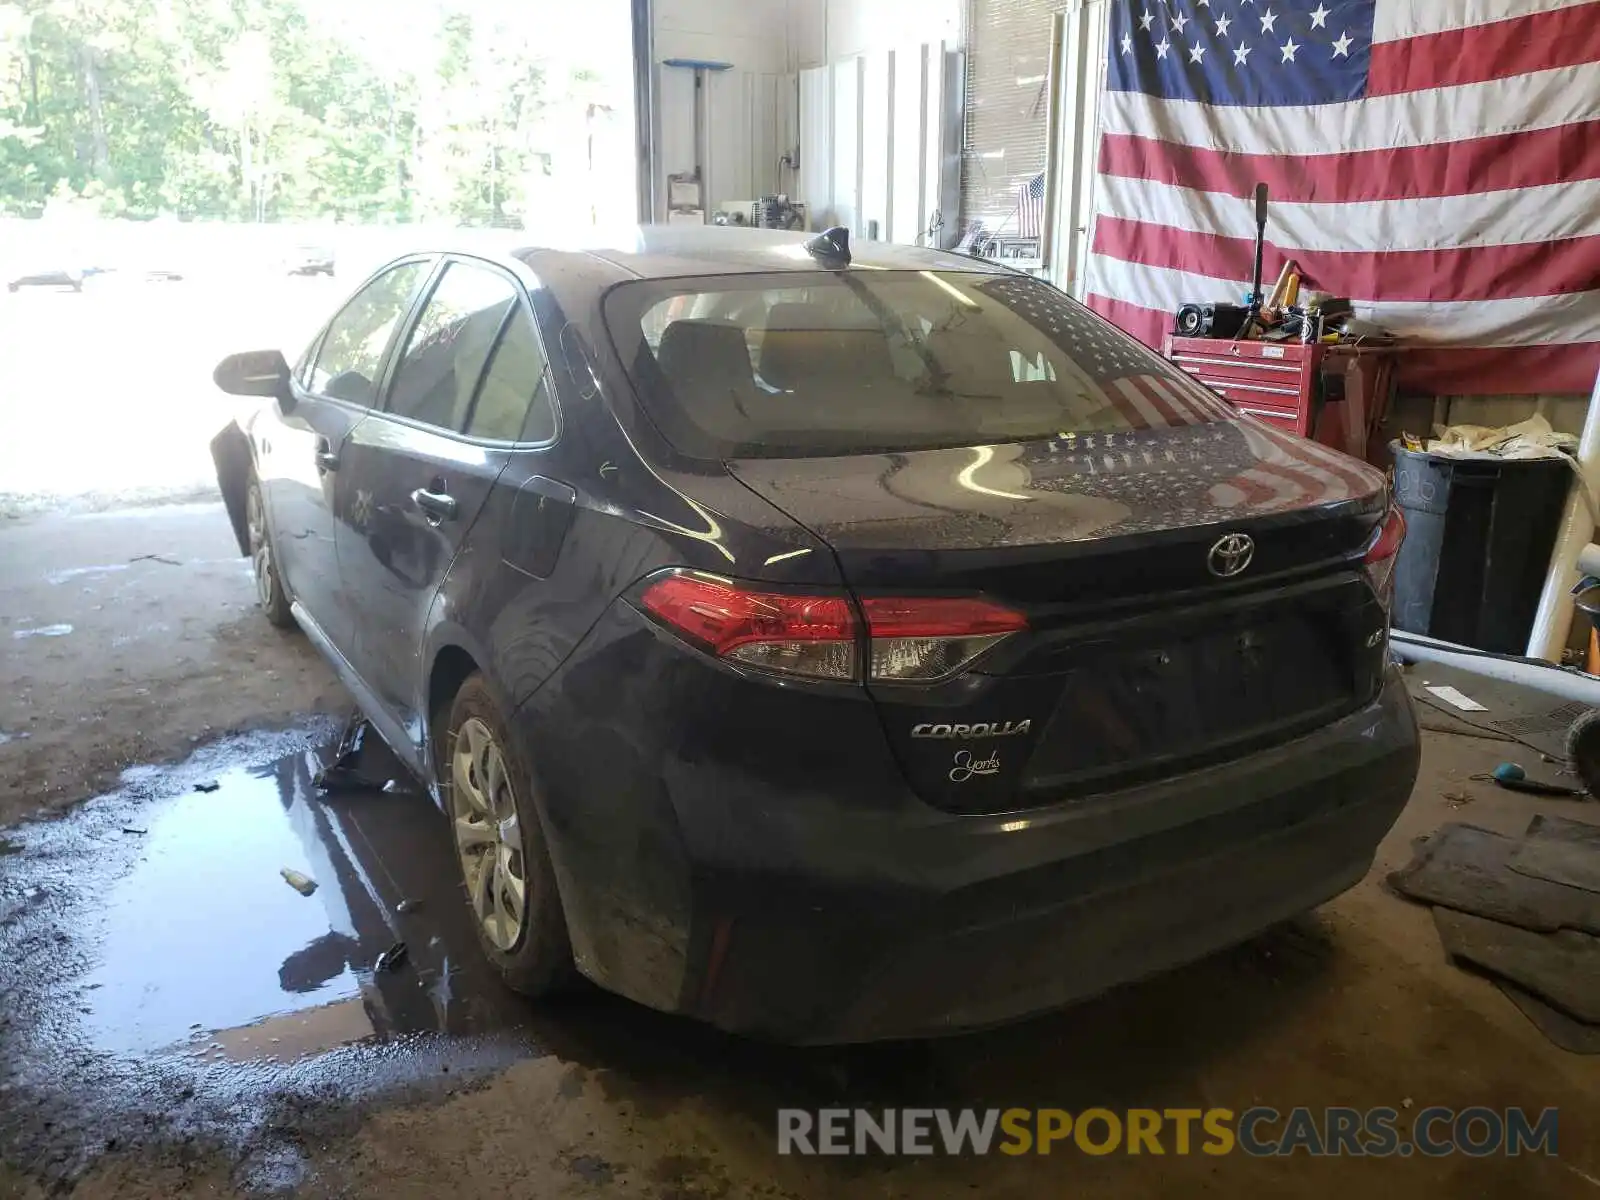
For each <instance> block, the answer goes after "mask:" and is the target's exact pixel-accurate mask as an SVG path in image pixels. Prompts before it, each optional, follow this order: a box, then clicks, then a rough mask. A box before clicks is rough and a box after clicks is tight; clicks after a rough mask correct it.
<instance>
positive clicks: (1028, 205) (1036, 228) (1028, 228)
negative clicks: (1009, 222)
mask: <svg viewBox="0 0 1600 1200" xmlns="http://www.w3.org/2000/svg"><path fill="white" fill-rule="evenodd" d="M1017 236H1018V237H1025V238H1036V237H1043V236H1044V172H1043V171H1040V172H1039V173H1038V174H1037V175H1035V176H1034V177H1033V178H1032V179H1030V180H1028V182H1027V183H1024V184H1021V185H1019V186H1018V188H1017Z"/></svg>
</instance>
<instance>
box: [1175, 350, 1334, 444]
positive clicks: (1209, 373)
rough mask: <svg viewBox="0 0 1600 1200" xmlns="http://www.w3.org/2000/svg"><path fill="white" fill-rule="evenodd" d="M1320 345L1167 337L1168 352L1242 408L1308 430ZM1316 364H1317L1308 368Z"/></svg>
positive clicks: (1180, 365) (1181, 366)
mask: <svg viewBox="0 0 1600 1200" xmlns="http://www.w3.org/2000/svg"><path fill="white" fill-rule="evenodd" d="M1317 349H1318V347H1315V346H1305V345H1301V344H1299V343H1296V342H1231V341H1227V340H1225V339H1222V338H1180V337H1169V338H1168V339H1167V346H1166V351H1167V357H1169V358H1170V359H1172V361H1173V363H1174V364H1175V365H1177V366H1178V368H1179V369H1181V370H1183V371H1186V372H1188V373H1189V374H1190V375H1192V376H1194V377H1195V378H1196V379H1198V380H1199V381H1200V382H1201V383H1203V384H1205V385H1206V386H1207V387H1208V388H1210V389H1211V390H1212V391H1214V392H1216V393H1217V394H1218V395H1219V396H1221V397H1222V398H1223V399H1225V400H1227V401H1228V402H1229V403H1230V404H1232V405H1233V406H1234V407H1235V408H1237V409H1238V410H1239V411H1241V412H1246V413H1250V414H1252V415H1253V416H1257V417H1261V418H1262V419H1264V420H1269V421H1272V422H1273V424H1275V425H1280V426H1282V427H1283V428H1285V429H1291V430H1293V431H1294V432H1295V433H1298V434H1300V435H1301V436H1305V435H1306V434H1307V432H1308V431H1309V428H1310V414H1311V395H1312V392H1311V389H1312V386H1313V383H1312V370H1314V361H1313V360H1314V358H1315V351H1316V350H1317ZM1308 368H1312V369H1308Z"/></svg>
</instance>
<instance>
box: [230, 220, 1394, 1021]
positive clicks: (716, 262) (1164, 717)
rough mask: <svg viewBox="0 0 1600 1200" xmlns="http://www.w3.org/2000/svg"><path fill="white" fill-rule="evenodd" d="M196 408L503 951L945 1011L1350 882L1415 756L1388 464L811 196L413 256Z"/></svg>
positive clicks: (632, 987) (1303, 901)
mask: <svg viewBox="0 0 1600 1200" xmlns="http://www.w3.org/2000/svg"><path fill="white" fill-rule="evenodd" d="M216 380H217V382H218V384H219V385H220V386H221V387H222V388H223V389H224V390H225V391H228V392H232V393H236V394H239V395H245V396H252V397H259V398H260V403H259V404H258V405H256V406H253V407H252V409H251V412H250V415H249V416H247V417H244V418H241V419H240V420H239V422H238V423H237V425H235V426H230V428H229V429H228V430H227V431H225V433H224V435H222V436H220V437H219V438H218V440H217V442H216V444H215V451H216V457H217V461H218V470H219V478H220V480H221V483H222V487H223V491H224V496H225V498H226V500H227V502H228V507H229V511H230V514H231V516H232V517H233V521H234V525H235V530H236V532H237V535H238V538H239V542H240V546H241V548H242V549H243V550H244V551H245V552H246V553H248V554H249V555H250V556H251V558H252V560H253V563H254V569H255V577H256V583H257V589H258V593H259V597H260V603H261V607H262V609H263V611H264V612H265V614H266V617H267V619H269V620H271V621H272V622H274V623H275V624H279V625H290V624H298V625H299V626H300V627H301V628H303V629H304V630H305V632H306V634H307V635H308V636H309V637H310V639H311V640H312V641H313V642H314V643H315V645H316V646H317V647H318V648H319V649H320V651H321V652H322V653H323V654H324V655H326V657H327V658H328V660H329V661H330V662H331V663H332V664H333V665H334V667H335V669H336V670H337V671H338V673H339V675H340V676H341V677H342V678H343V679H344V681H345V682H346V684H348V686H349V688H350V690H351V691H352V692H353V694H354V695H355V696H356V698H357V700H358V702H359V704H360V705H361V707H362V709H363V710H364V712H365V714H366V715H367V717H368V718H369V719H370V720H371V722H372V724H373V726H374V727H376V729H377V730H378V731H379V732H380V733H381V734H382V735H383V737H384V738H385V740H387V741H388V742H389V743H390V744H391V745H392V746H393V747H394V749H395V750H396V752H397V753H398V754H399V755H400V757H401V758H402V759H403V760H404V761H405V762H406V764H407V765H408V766H409V767H410V768H411V769H412V770H414V771H415V772H416V773H417V774H418V775H419V776H420V777H421V778H422V779H423V780H425V781H427V783H428V784H429V786H430V787H431V789H432V791H433V794H434V796H435V797H436V799H437V801H438V802H439V804H440V805H441V806H442V807H443V809H444V810H445V812H446V814H447V815H448V818H449V826H450V830H451V836H453V837H454V839H455V848H456V851H457V856H458V858H459V862H460V868H461V874H462V885H463V890H464V894H465V902H466V903H467V904H468V905H470V907H471V911H472V913H473V914H474V916H475V920H476V925H477V929H478V932H479V934H480V937H481V941H482V944H483V949H484V952H485V953H486V954H487V955H488V956H489V958H490V959H492V960H493V962H494V963H495V965H496V966H497V967H498V968H499V970H500V971H501V972H502V974H503V975H504V976H505V978H506V980H507V981H508V982H509V983H510V984H511V986H512V987H514V988H517V989H519V990H521V991H523V992H526V993H528V994H530V995H535V996H537V995H540V994H543V993H546V992H549V991H550V990H552V989H554V988H557V987H559V986H561V985H562V983H563V982H565V981H567V980H568V979H570V978H571V977H572V975H573V973H574V972H578V973H581V974H583V975H585V976H587V977H589V978H590V979H592V980H594V981H595V982H596V983H598V984H600V985H601V986H603V987H606V988H609V989H611V990H613V991H616V992H619V993H621V994H623V995H625V996H628V997H631V998H633V999H634V1000H637V1001H639V1002H640V1003H643V1004H647V1005H651V1006H653V1007H655V1008H658V1009H663V1010H668V1011H672V1012H681V1013H687V1014H692V1015H693V1016H696V1017H698V1018H701V1019H704V1020H707V1021H710V1022H713V1023H715V1024H717V1025H719V1026H722V1027H724V1028H727V1029H732V1030H738V1031H746V1032H752V1033H758V1034H762V1035H766V1036H772V1037H777V1038H783V1039H788V1040H794V1041H853V1040H869V1039H875V1038H885V1037H899V1036H909V1035H923V1034H932V1033H943V1032H949V1031H954V1030H959V1029H965V1028H971V1027H976V1026H982V1025H987V1024H991V1023H994V1022H999V1021H1005V1020H1010V1019H1013V1018H1016V1017H1020V1016H1023V1015H1025V1014H1028V1013H1033V1012H1037V1011H1040V1010H1043V1009H1047V1008H1051V1007H1055V1006H1059V1005H1062V1004H1064V1003H1066V1002H1069V1001H1071V1000H1073V999H1075V998H1078V997H1082V996H1085V995H1088V994H1090V993H1093V992H1096V991H1100V990H1102V989H1105V988H1107V987H1110V986H1113V985H1115V984H1118V983H1121V982H1123V981H1125V980H1130V979H1133V978H1135V977H1138V976H1142V975H1146V974H1148V973H1151V972H1154V971H1157V970H1161V969H1163V968H1166V967H1169V966H1172V965H1174V964H1177V963H1180V962H1183V961H1185V960H1189V959H1192V958H1195V957H1198V956H1200V955H1204V954H1206V953H1207V952H1209V951H1211V950H1214V949H1216V948H1219V947H1222V946H1226V945H1228V944H1230V943H1235V942H1238V941H1240V940H1243V939H1245V938H1247V937H1249V936H1251V935H1252V934H1254V933H1256V932H1257V931H1259V930H1261V929H1263V928H1265V927H1267V926H1269V925H1271V924H1273V923H1275V922H1278V921H1281V920H1284V919H1285V918H1289V917H1292V916H1294V915H1296V914H1298V913H1301V912H1304V911H1306V910H1308V909H1311V908H1313V907H1315V906H1317V905H1319V904H1321V903H1323V902H1324V901H1326V900H1328V899H1329V898H1331V897H1333V896H1336V895H1338V894H1339V893H1340V892H1342V891H1344V890H1345V889H1347V888H1349V887H1350V886H1351V885H1352V884H1354V883H1355V882H1356V881H1357V880H1358V879H1360V878H1361V877H1362V875H1363V874H1364V873H1365V872H1366V870H1367V868H1368V866H1369V864H1370V862H1371V860H1372V857H1373V853H1374V850H1375V848H1376V846H1377V844H1378V842H1379V840H1380V839H1381V838H1382V837H1383V835H1384V833H1385V832H1386V831H1387V830H1388V829H1389V827H1390V825H1391V824H1392V822H1393V821H1394V819H1395V817H1396V816H1397V814H1398V813H1399V811H1400V809H1401V807H1402V806H1403V805H1404V804H1405V801H1406V798H1407V796H1408V795H1409V793H1410V790H1411V786H1412V783H1413V780H1414V777H1415V774H1416V767H1417V733H1416V726H1415V723H1414V721H1413V718H1412V714H1411V710H1410V708H1409V705H1408V701H1407V698H1406V695H1405V692H1404V689H1403V688H1402V687H1401V685H1400V684H1399V683H1398V681H1397V678H1396V676H1395V674H1394V672H1393V670H1392V669H1391V667H1390V666H1389V661H1388V637H1387V635H1388V605H1389V598H1390V592H1391V585H1390V573H1391V571H1392V568H1393V564H1394V559H1395V552H1396V550H1397V548H1398V546H1399V544H1400V539H1401V538H1402V537H1403V536H1404V526H1403V524H1402V522H1401V520H1400V517H1399V515H1398V513H1397V512H1396V510H1395V509H1394V508H1393V507H1391V505H1390V502H1389V497H1388V494H1387V490H1386V487H1385V483H1384V478H1383V476H1382V475H1381V474H1380V473H1379V472H1377V471H1375V470H1373V469H1372V468H1371V467H1369V466H1366V465H1364V464H1362V463H1360V462H1357V461H1354V460H1352V459H1349V458H1346V457H1344V456H1342V455H1339V454H1337V453H1335V452H1333V451H1331V450H1329V449H1326V448H1324V447H1322V446H1319V445H1316V444H1314V443H1311V442H1307V441H1302V440H1300V439H1298V438H1295V437H1292V436H1290V435H1289V434H1287V433H1284V432H1282V431H1280V430H1278V429H1274V428H1272V427H1269V426H1268V425H1265V424H1262V423H1261V422H1259V421H1257V420H1255V419H1253V418H1250V417H1247V416H1241V415H1240V414H1238V413H1236V412H1234V411H1233V410H1231V409H1230V408H1229V407H1228V406H1227V405H1226V404H1225V403H1224V402H1222V401H1221V400H1220V399H1219V398H1218V397H1216V396H1215V395H1213V394H1211V393H1209V392H1207V391H1206V390H1205V389H1203V388H1201V387H1200V386H1199V385H1198V384H1196V383H1194V382H1193V381H1192V380H1190V379H1189V378H1187V377H1186V376H1185V375H1183V374H1182V373H1181V372H1178V371H1176V370H1174V369H1173V367H1172V366H1171V365H1170V364H1168V363H1167V362H1166V361H1164V360H1163V359H1161V358H1160V357H1159V356H1157V355H1155V354H1152V353H1151V352H1149V351H1147V350H1146V349H1144V348H1143V347H1142V346H1140V345H1139V344H1137V343H1136V342H1134V341H1132V340H1130V339H1129V338H1127V337H1126V336H1124V335H1123V334H1121V333H1120V332H1118V331H1117V330H1116V329H1115V328H1113V327H1112V326H1110V325H1109V324H1107V323H1106V322H1104V321H1102V320H1100V319H1099V318H1097V317H1095V316H1094V315H1092V314H1090V313H1089V312H1087V311H1086V310H1085V309H1084V308H1082V307H1081V306H1079V305H1078V304H1076V303H1074V302H1073V301H1072V300H1070V299H1068V298H1067V297H1066V296H1065V295H1063V294H1062V293H1060V292H1059V291H1057V290H1055V289H1053V288H1051V287H1050V286H1048V285H1047V284H1045V283H1043V282H1040V281H1038V280H1036V279H1033V278H1031V277H1028V276H1025V275H1020V274H1017V273H1015V272H1012V271H1010V270H1007V269H1004V268H1002V267H998V266H995V265H992V264H987V263H983V262H979V261H975V260H972V259H968V258H963V257H958V256H955V255H951V254H945V253H941V252H937V251H930V250H922V249H913V248H908V247H899V246H885V245H870V246H857V247H854V248H852V247H851V246H850V244H849V241H848V239H847V238H846V237H845V236H844V235H843V234H842V233H840V232H838V231H830V233H829V234H825V235H822V236H820V237H815V238H810V239H809V240H808V239H807V237H806V236H805V235H791V234H779V233H769V232H764V231H753V230H733V229H694V230H685V229H681V228H655V229H648V230H645V231H642V232H640V233H639V234H638V235H637V237H636V238H631V239H630V240H627V241H625V242H623V243H620V244H617V245H613V246H609V247H605V246H601V247H597V248H594V249H592V250H587V251H582V252H579V251H570V250H553V249H516V250H513V251H508V252H507V253H506V254H504V255H503V256H493V255H490V256H486V255H484V254H483V253H481V252H470V253H467V252H462V253H457V252H451V251H448V250H444V251H438V252H427V253H416V254H411V255H407V256H405V257H402V258H400V259H398V260H396V261H395V262H393V263H390V264H389V265H387V266H385V267H384V268H383V269H382V270H380V271H378V272H377V274H375V275H374V276H373V277H372V278H371V279H369V280H367V281H366V282H365V283H363V284H362V285H361V286H360V288H358V289H357V290H356V291H355V293H354V294H353V295H352V296H351V298H350V299H349V300H348V301H347V302H346V303H345V304H344V305H343V306H342V307H341V308H340V309H339V310H338V311H337V312H336V313H334V314H333V316H332V317H331V319H330V320H329V321H328V322H327V324H326V326H325V327H324V328H323V329H322V331H321V333H319V334H318V336H317V337H316V338H315V340H314V341H313V342H312V344H311V345H310V346H309V347H308V348H307V349H306V350H305V352H304V353H303V354H302V355H301V356H300V357H299V360H298V361H297V362H296V363H295V364H293V365H292V366H291V365H290V364H289V363H288V362H287V361H286V360H285V359H284V357H283V356H282V355H281V354H279V353H278V352H276V351H263V352H249V353H243V354H239V355H235V356H233V357H231V358H229V359H227V360H225V361H224V362H223V363H222V364H221V365H220V366H219V367H218V368H217V372H216Z"/></svg>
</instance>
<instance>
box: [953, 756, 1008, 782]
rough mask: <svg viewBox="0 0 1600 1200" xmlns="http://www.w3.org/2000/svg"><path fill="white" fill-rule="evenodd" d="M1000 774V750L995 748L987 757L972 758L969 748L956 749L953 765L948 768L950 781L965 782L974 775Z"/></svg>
mask: <svg viewBox="0 0 1600 1200" xmlns="http://www.w3.org/2000/svg"><path fill="white" fill-rule="evenodd" d="M998 774H1000V752H999V751H998V750H996V751H995V752H994V753H993V754H991V755H989V757H988V758H974V757H973V756H972V751H971V750H957V751H956V757H955V765H954V766H953V767H951V768H950V782H951V783H965V782H966V781H967V780H969V779H971V778H972V777H973V776H974V775H998Z"/></svg>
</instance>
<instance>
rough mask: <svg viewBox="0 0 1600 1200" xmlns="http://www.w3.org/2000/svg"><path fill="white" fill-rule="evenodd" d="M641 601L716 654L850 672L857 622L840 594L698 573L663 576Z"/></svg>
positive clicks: (811, 671) (772, 666)
mask: <svg viewBox="0 0 1600 1200" xmlns="http://www.w3.org/2000/svg"><path fill="white" fill-rule="evenodd" d="M640 603H642V604H643V605H644V607H645V608H646V610H648V611H649V612H652V613H654V614H655V615H656V616H657V617H659V618H660V619H661V620H663V621H665V622H666V623H667V624H668V625H671V626H672V627H673V628H674V629H676V630H677V631H678V632H679V633H682V634H684V635H685V636H686V637H688V638H689V639H690V640H691V641H695V642H699V643H700V644H701V645H703V646H704V647H705V648H706V649H707V650H709V651H711V653H713V654H715V655H717V656H718V657H719V658H732V659H736V660H738V661H739V662H744V663H749V664H750V665H751V666H754V667H765V668H766V669H767V670H769V671H782V672H784V673H785V674H789V675H809V676H812V677H814V678H817V679H854V678H855V677H856V621H855V613H854V611H852V609H851V607H850V601H849V600H848V599H846V598H845V597H844V596H836V595H828V596H815V595H813V596H807V595H798V594H793V593H787V592H756V591H749V590H747V589H745V588H742V587H739V586H738V585H736V584H733V583H731V582H728V581H726V580H721V579H714V578H710V577H708V576H704V575H666V576H663V577H662V578H660V579H658V580H656V581H655V582H654V583H652V584H651V585H650V586H649V587H648V588H646V589H645V591H644V595H643V596H642V597H640Z"/></svg>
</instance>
